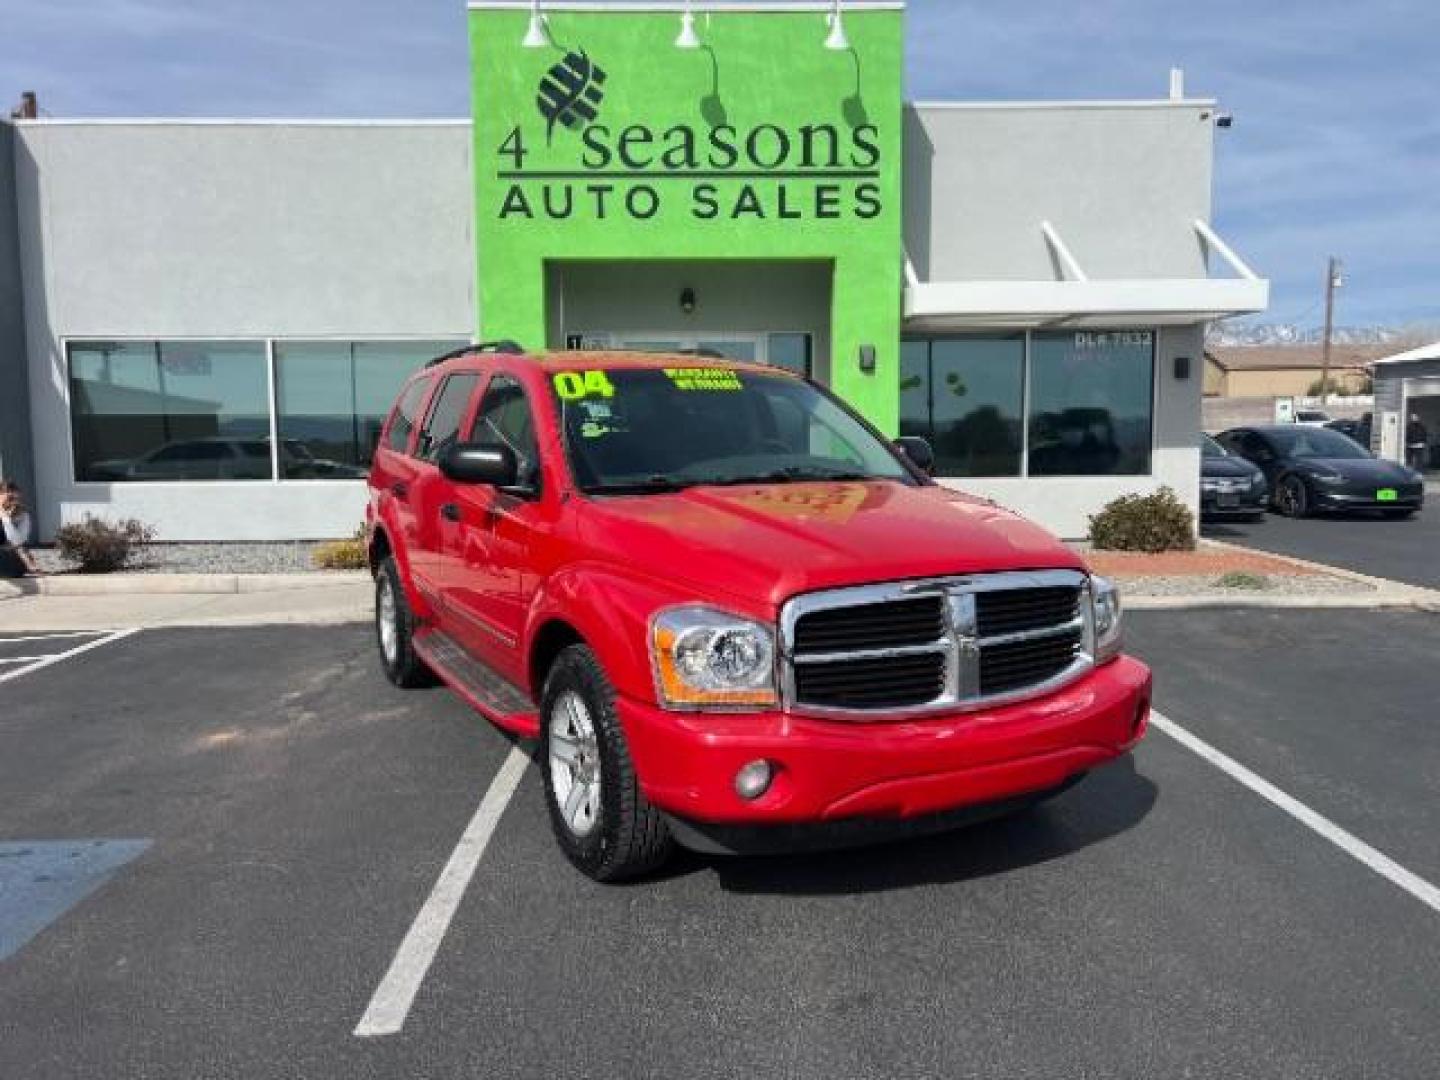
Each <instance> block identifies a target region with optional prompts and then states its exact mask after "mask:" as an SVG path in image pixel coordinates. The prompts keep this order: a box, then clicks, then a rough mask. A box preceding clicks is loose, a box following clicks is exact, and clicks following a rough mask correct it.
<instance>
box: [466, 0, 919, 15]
mask: <svg viewBox="0 0 1440 1080" xmlns="http://www.w3.org/2000/svg"><path fill="white" fill-rule="evenodd" d="M468 7H469V8H470V10H471V11H529V10H530V8H531V4H530V0H470V3H469V4H468ZM689 7H690V10H691V11H698V12H701V13H702V14H703V13H705V12H718V11H727V12H735V11H761V12H782V13H783V12H810V11H813V12H828V11H830V10H832V8H833V7H834V5H833V4H832V3H831V2H830V0H756V2H755V3H746V2H745V0H695V3H693V4H691V5H689ZM685 8H686V4H685V3H684V0H619V2H614V3H610V2H606V0H543V3H542V4H541V9H542V11H586V12H599V13H602V14H610V13H614V12H626V13H630V14H634V13H637V12H639V13H642V14H643V13H647V12H680V11H684V10H685ZM844 9H845V13H846V14H847V15H848V14H849V13H850V12H852V11H904V10H905V4H904V2H903V0H845V3H844Z"/></svg>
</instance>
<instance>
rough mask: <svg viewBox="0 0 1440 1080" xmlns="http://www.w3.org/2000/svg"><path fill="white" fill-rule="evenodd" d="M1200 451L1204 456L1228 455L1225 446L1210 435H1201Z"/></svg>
mask: <svg viewBox="0 0 1440 1080" xmlns="http://www.w3.org/2000/svg"><path fill="white" fill-rule="evenodd" d="M1200 453H1201V455H1202V456H1204V457H1228V456H1229V455H1228V454H1227V453H1226V451H1225V448H1224V447H1223V446H1221V445H1220V444H1219V443H1218V442H1216V441H1215V440H1214V439H1212V438H1211V437H1210V436H1209V435H1201V436H1200Z"/></svg>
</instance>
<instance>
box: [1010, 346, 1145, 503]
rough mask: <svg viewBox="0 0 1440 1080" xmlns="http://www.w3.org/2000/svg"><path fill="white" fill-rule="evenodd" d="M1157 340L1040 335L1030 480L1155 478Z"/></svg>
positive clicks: (1034, 363) (1034, 364)
mask: <svg viewBox="0 0 1440 1080" xmlns="http://www.w3.org/2000/svg"><path fill="white" fill-rule="evenodd" d="M1154 348H1155V346H1154V335H1153V334H1151V332H1150V331H1148V330H1141V331H1075V332H1069V333H1044V334H1035V335H1033V336H1032V338H1031V345H1030V372H1031V380H1032V381H1031V390H1030V433H1029V437H1030V475H1032V476H1108V475H1123V476H1135V475H1143V474H1145V473H1148V472H1149V471H1150V431H1151V422H1152V417H1151V401H1152V392H1153V390H1152V388H1153V378H1154V368H1155V364H1154Z"/></svg>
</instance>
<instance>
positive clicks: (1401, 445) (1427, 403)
mask: <svg viewBox="0 0 1440 1080" xmlns="http://www.w3.org/2000/svg"><path fill="white" fill-rule="evenodd" d="M1374 371H1375V415H1376V416H1377V417H1379V423H1376V424H1372V425H1371V435H1370V438H1371V449H1372V450H1374V451H1375V452H1376V453H1377V454H1380V455H1381V456H1383V457H1388V458H1391V459H1392V460H1394V461H1413V460H1415V458H1416V457H1418V458H1419V460H1420V465H1421V467H1423V468H1425V469H1428V470H1440V341H1436V342H1432V343H1431V344H1429V345H1421V346H1420V347H1418V348H1415V349H1407V350H1406V351H1405V352H1401V353H1394V354H1392V355H1390V356H1384V357H1381V358H1380V359H1378V360H1376V361H1375V368H1374ZM1417 422H1418V427H1417ZM1418 435H1423V437H1424V442H1425V449H1424V451H1423V452H1419V453H1417V452H1416V451H1415V450H1414V448H1413V444H1414V443H1416V442H1417V441H1418V439H1417V438H1416V436H1418ZM1407 448H1409V453H1408V454H1407Z"/></svg>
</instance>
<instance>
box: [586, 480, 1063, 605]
mask: <svg viewBox="0 0 1440 1080" xmlns="http://www.w3.org/2000/svg"><path fill="white" fill-rule="evenodd" d="M581 529H582V532H581V536H582V539H583V540H584V542H585V543H586V545H587V546H589V547H590V548H591V549H592V550H594V551H596V552H597V554H599V555H600V556H601V557H602V558H603V557H606V556H608V557H609V558H610V559H612V560H614V561H616V562H619V563H623V564H626V565H634V564H636V563H637V562H638V563H639V564H641V565H642V566H644V567H646V568H648V569H650V570H652V571H653V572H654V573H655V574H656V575H657V576H661V577H664V578H665V579H667V580H677V581H683V582H685V583H686V585H687V586H689V587H693V588H694V589H695V591H696V592H697V593H698V594H699V595H701V596H703V595H704V594H705V593H707V592H711V591H720V592H725V593H730V594H732V595H735V596H739V597H744V598H746V599H751V600H755V601H758V602H762V603H765V604H768V605H770V606H778V605H779V604H780V603H782V602H783V601H785V600H786V599H788V598H789V597H791V596H794V595H795V594H797V593H802V592H809V591H812V590H815V589H827V588H836V587H839V586H844V585H859V584H864V583H867V582H874V581H896V580H900V579H904V578H919V577H932V576H938V575H945V574H965V573H982V572H986V571H992V570H1035V569H1055V568H1073V569H1082V570H1083V569H1084V568H1085V564H1084V562H1083V561H1082V560H1081V559H1080V558H1079V556H1077V555H1076V554H1075V553H1074V552H1073V551H1071V550H1070V549H1069V548H1067V547H1066V546H1065V545H1064V544H1062V543H1060V541H1059V540H1057V539H1055V537H1053V536H1051V535H1050V534H1049V533H1048V532H1046V531H1045V530H1044V529H1042V528H1040V527H1039V526H1038V525H1035V524H1032V523H1031V522H1029V521H1026V520H1025V519H1024V518H1022V517H1020V516H1019V515H1017V514H1013V513H1011V512H1010V511H1008V510H1003V509H1001V508H1000V507H998V506H995V505H993V504H991V503H989V502H986V501H984V500H980V499H975V498H971V497H969V496H966V495H962V494H960V493H959V492H956V491H952V490H950V489H948V488H944V487H940V486H927V487H909V486H907V485H905V484H901V483H897V482H893V481H887V480H877V481H858V482H849V481H847V482H823V483H801V484H756V485H746V486H737V487H693V488H687V489H685V490H683V491H679V492H675V493H673V494H663V495H641V496H620V497H611V498H600V499H595V500H593V501H592V502H590V503H589V505H588V506H587V508H586V513H585V514H584V517H583V521H582V525H581Z"/></svg>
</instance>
